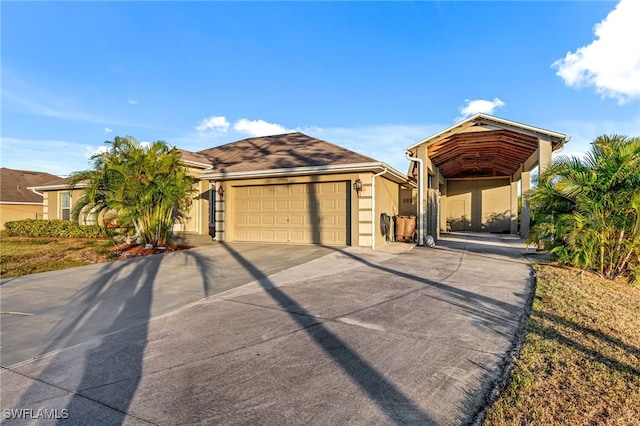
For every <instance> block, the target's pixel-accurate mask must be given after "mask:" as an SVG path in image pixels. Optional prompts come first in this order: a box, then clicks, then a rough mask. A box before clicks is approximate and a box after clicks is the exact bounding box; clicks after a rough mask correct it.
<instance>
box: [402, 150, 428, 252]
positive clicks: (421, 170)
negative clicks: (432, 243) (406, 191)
mask: <svg viewBox="0 0 640 426" xmlns="http://www.w3.org/2000/svg"><path fill="white" fill-rule="evenodd" d="M404 155H405V156H406V157H407V160H409V161H415V162H416V163H418V245H419V246H423V245H424V225H425V223H424V219H425V215H424V161H422V160H421V159H420V158H418V157H412V156H411V151H405V153H404Z"/></svg>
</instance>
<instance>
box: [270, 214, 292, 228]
mask: <svg viewBox="0 0 640 426" xmlns="http://www.w3.org/2000/svg"><path fill="white" fill-rule="evenodd" d="M274 223H275V224H276V225H281V226H288V225H289V216H287V215H277V216H275V220H274Z"/></svg>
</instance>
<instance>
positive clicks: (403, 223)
mask: <svg viewBox="0 0 640 426" xmlns="http://www.w3.org/2000/svg"><path fill="white" fill-rule="evenodd" d="M415 231H416V217H415V216H396V238H397V240H398V241H402V242H405V243H406V242H410V241H413V234H414V232H415Z"/></svg>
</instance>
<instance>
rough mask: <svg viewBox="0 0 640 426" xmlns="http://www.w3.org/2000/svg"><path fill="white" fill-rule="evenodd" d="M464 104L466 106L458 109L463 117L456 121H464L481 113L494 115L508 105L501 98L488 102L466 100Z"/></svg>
mask: <svg viewBox="0 0 640 426" xmlns="http://www.w3.org/2000/svg"><path fill="white" fill-rule="evenodd" d="M464 103H465V104H464V105H463V106H461V107H460V108H458V111H460V114H462V115H461V116H460V117H458V118H457V119H456V121H460V120H464V119H465V118H469V117H471V116H472V115H475V114H480V113H483V114H493V112H494V111H495V110H496V109H498V108H502V107H503V106H505V105H506V104H505V103H504V101H503V100H502V99H500V98H493V100H492V101H487V100H484V99H474V100H469V99H465V100H464Z"/></svg>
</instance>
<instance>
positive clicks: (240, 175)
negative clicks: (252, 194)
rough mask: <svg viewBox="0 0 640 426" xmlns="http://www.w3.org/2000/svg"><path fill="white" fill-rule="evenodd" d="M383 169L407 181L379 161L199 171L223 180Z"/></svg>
mask: <svg viewBox="0 0 640 426" xmlns="http://www.w3.org/2000/svg"><path fill="white" fill-rule="evenodd" d="M385 170H386V173H385V174H384V175H385V176H387V177H389V178H391V179H392V180H394V181H396V182H397V183H407V182H408V177H407V176H406V175H404V174H403V173H400V172H399V171H397V170H396V169H394V168H393V167H391V166H389V165H387V164H385V163H381V162H373V163H355V164H337V165H336V164H334V165H328V166H305V167H288V168H281V169H266V170H250V171H243V172H203V173H201V175H200V178H201V179H207V180H216V181H224V180H235V179H256V178H265V177H279V176H303V175H317V174H324V173H350V172H351V173H353V172H381V171H385Z"/></svg>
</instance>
